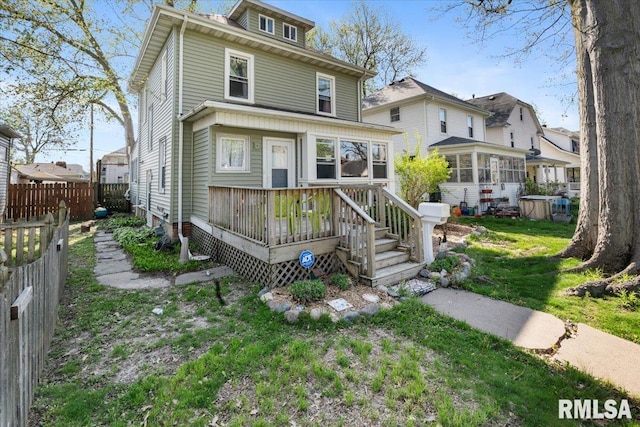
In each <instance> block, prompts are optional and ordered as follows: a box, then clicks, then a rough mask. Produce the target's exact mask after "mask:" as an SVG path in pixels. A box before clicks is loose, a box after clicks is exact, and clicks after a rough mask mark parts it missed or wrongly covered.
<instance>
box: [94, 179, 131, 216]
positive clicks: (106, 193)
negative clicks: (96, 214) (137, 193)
mask: <svg viewBox="0 0 640 427" xmlns="http://www.w3.org/2000/svg"><path fill="white" fill-rule="evenodd" d="M128 188H129V184H127V183H124V184H100V183H96V196H97V201H98V204H99V205H100V206H102V207H103V208H105V209H107V210H108V211H109V212H126V213H128V212H131V203H129V201H128V200H127V199H125V198H124V193H125V192H126V191H127V189H128Z"/></svg>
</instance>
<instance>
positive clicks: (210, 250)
mask: <svg viewBox="0 0 640 427" xmlns="http://www.w3.org/2000/svg"><path fill="white" fill-rule="evenodd" d="M191 237H192V239H193V241H194V242H195V243H197V244H198V245H199V246H200V248H201V251H202V252H203V253H205V254H211V255H212V256H213V258H214V259H216V260H217V261H218V262H221V263H223V264H225V265H227V266H229V267H231V268H232V269H233V270H234V271H235V272H236V273H238V274H240V275H242V276H244V277H246V278H248V279H249V280H251V281H254V282H258V283H260V284H261V285H263V286H269V287H276V286H286V285H289V284H291V283H293V282H295V281H296V280H304V279H308V272H307V270H306V269H304V268H302V267H301V266H300V264H299V262H298V260H297V259H295V260H290V261H285V262H280V263H277V264H269V263H266V262H264V261H261V260H259V259H257V258H256V257H254V256H252V255H251V254H248V253H245V252H243V251H241V250H239V249H238V248H236V247H234V246H231V245H229V244H228V243H226V242H224V241H222V240H219V239H215V238H214V237H213V236H211V235H210V234H209V233H207V232H206V231H204V230H202V229H200V228H198V227H196V226H195V225H193V226H192V228H191ZM341 267H342V264H341V263H340V260H339V259H338V257H337V256H336V254H335V253H334V252H331V253H326V254H316V262H315V264H314V267H313V268H318V269H320V270H322V271H323V272H325V273H327V274H331V273H336V272H338V271H342V268H341Z"/></svg>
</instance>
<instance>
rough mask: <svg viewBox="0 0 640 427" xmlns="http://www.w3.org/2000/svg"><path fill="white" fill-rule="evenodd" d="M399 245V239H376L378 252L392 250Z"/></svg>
mask: <svg viewBox="0 0 640 427" xmlns="http://www.w3.org/2000/svg"><path fill="white" fill-rule="evenodd" d="M397 247H398V240H396V239H388V238H384V239H376V253H377V254H378V253H381V252H387V251H392V250H394V249H395V248H397Z"/></svg>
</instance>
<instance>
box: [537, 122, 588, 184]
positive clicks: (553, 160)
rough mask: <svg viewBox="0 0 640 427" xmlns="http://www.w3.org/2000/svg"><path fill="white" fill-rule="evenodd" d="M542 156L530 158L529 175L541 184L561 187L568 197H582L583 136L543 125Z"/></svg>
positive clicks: (541, 137) (541, 136)
mask: <svg viewBox="0 0 640 427" xmlns="http://www.w3.org/2000/svg"><path fill="white" fill-rule="evenodd" d="M542 128H543V130H544V134H543V135H540V136H539V142H540V154H538V155H528V156H527V175H528V176H529V177H531V179H532V180H533V181H534V182H536V183H539V184H547V183H550V184H554V185H558V184H559V186H558V191H560V192H562V193H566V194H567V195H568V196H569V197H578V196H580V134H579V133H578V132H572V131H569V130H567V129H565V128H561V127H559V128H548V127H546V126H544V125H543V126H542Z"/></svg>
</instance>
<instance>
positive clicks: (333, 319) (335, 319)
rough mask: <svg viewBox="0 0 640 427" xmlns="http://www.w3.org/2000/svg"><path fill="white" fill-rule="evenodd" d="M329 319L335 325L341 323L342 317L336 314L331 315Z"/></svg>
mask: <svg viewBox="0 0 640 427" xmlns="http://www.w3.org/2000/svg"><path fill="white" fill-rule="evenodd" d="M329 318H330V319H331V321H332V322H333V323H338V322H339V321H340V316H338V315H337V314H335V313H329Z"/></svg>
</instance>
